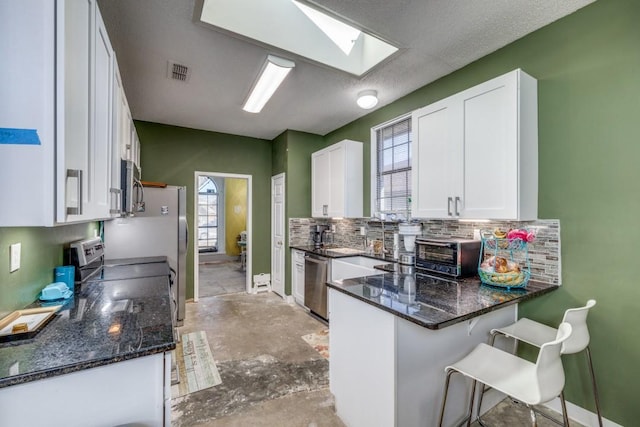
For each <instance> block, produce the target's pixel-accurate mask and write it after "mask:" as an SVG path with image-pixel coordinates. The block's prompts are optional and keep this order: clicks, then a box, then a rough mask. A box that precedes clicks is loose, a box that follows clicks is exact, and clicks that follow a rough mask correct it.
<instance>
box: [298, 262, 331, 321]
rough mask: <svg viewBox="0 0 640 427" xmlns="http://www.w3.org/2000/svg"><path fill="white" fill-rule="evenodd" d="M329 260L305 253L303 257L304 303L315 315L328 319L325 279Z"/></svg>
mask: <svg viewBox="0 0 640 427" xmlns="http://www.w3.org/2000/svg"><path fill="white" fill-rule="evenodd" d="M330 269H331V260H330V259H329V258H325V257H322V256H319V255H315V254H309V253H307V254H306V255H305V257H304V305H306V306H307V308H309V310H311V313H313V314H315V315H316V316H318V317H320V318H322V319H324V320H329V314H328V313H327V280H328V279H329V277H331V276H330V273H329V270H330Z"/></svg>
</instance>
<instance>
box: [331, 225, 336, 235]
mask: <svg viewBox="0 0 640 427" xmlns="http://www.w3.org/2000/svg"><path fill="white" fill-rule="evenodd" d="M331 232H332V233H335V232H336V225H335V224H331Z"/></svg>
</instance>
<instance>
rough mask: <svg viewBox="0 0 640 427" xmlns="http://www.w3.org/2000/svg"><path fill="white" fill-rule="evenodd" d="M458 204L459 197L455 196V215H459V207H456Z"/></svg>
mask: <svg viewBox="0 0 640 427" xmlns="http://www.w3.org/2000/svg"><path fill="white" fill-rule="evenodd" d="M458 205H460V197H457V196H456V204H455V214H456V216H460V209H458Z"/></svg>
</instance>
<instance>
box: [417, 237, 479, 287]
mask: <svg viewBox="0 0 640 427" xmlns="http://www.w3.org/2000/svg"><path fill="white" fill-rule="evenodd" d="M479 258H480V241H479V240H469V239H456V238H448V239H439V238H429V237H419V238H417V239H416V269H419V270H420V271H422V272H427V273H438V274H444V275H446V276H451V277H467V276H473V275H475V274H477V272H478V259H479Z"/></svg>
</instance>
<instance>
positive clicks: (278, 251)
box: [271, 173, 285, 298]
mask: <svg viewBox="0 0 640 427" xmlns="http://www.w3.org/2000/svg"><path fill="white" fill-rule="evenodd" d="M284 239H285V213H284V173H281V174H279V175H276V176H273V177H271V289H273V291H274V292H275V293H277V294H278V295H280V296H281V297H283V298H284V297H285V294H284V254H285V247H284Z"/></svg>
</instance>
